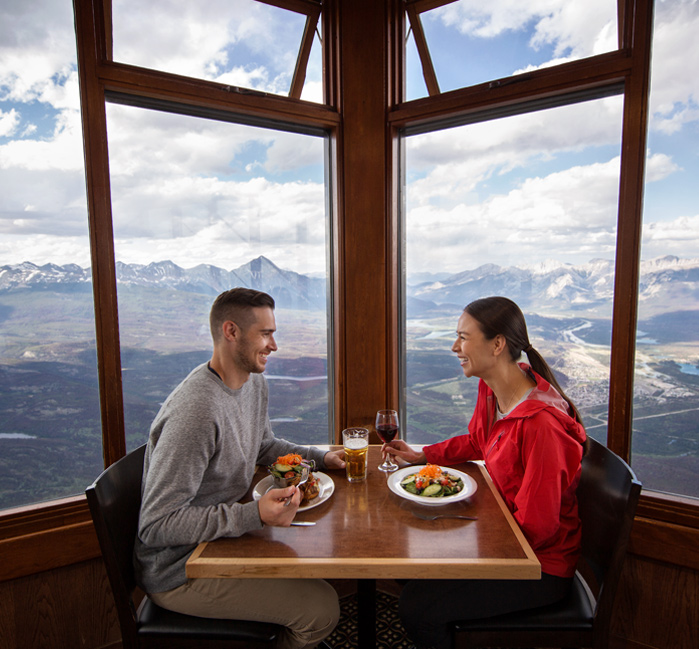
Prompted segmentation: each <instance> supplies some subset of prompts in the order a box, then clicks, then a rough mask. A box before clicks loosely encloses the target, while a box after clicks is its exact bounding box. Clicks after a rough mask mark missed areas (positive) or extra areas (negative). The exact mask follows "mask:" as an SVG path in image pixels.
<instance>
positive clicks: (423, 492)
mask: <svg viewBox="0 0 699 649" xmlns="http://www.w3.org/2000/svg"><path fill="white" fill-rule="evenodd" d="M400 486H401V487H403V489H405V490H406V491H408V492H410V493H411V494H415V495H416V496H426V497H428V498H442V497H444V496H453V495H454V494H458V493H459V492H460V491H461V490H462V489H463V488H464V481H463V480H462V479H461V478H460V477H458V476H455V475H452V474H450V473H448V472H447V471H444V470H443V469H442V467H441V466H437V465H436V464H427V465H426V466H424V467H422V468H421V469H420V470H419V471H418V472H417V473H411V474H410V475H408V476H406V477H405V478H403V480H401V482H400Z"/></svg>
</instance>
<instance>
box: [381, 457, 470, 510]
mask: <svg viewBox="0 0 699 649" xmlns="http://www.w3.org/2000/svg"><path fill="white" fill-rule="evenodd" d="M424 466H425V465H424V464H421V465H416V466H406V467H405V468H404V469H398V470H397V471H395V472H394V473H392V474H391V475H390V476H389V478H388V488H389V489H390V490H391V491H392V492H393V493H394V494H396V495H398V496H400V497H401V498H405V499H406V500H412V501H413V502H416V503H420V504H421V505H446V504H448V503H455V502H457V501H459V500H463V499H464V498H468V497H469V496H472V495H473V494H474V493H476V488H477V485H476V481H475V480H474V479H473V478H472V477H471V476H470V475H467V474H466V473H462V472H461V471H457V470H456V469H451V468H449V467H444V466H443V467H440V468H441V469H442V471H446V472H447V473H451V474H452V475H455V476H457V477H459V478H461V479H462V480H463V481H464V488H463V489H462V490H461V491H460V492H459V493H458V494H454V495H453V496H442V497H441V498H434V497H430V496H418V495H417V494H411V493H410V492H409V491H406V490H405V489H403V487H401V486H400V483H401V480H403V479H404V478H407V477H408V476H409V475H412V474H413V473H417V472H418V471H419V470H420V469H422V468H423V467H424Z"/></svg>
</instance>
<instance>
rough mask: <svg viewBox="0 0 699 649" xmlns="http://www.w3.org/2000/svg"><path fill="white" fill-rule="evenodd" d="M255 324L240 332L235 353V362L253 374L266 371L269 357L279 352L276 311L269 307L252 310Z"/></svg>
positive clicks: (252, 323)
mask: <svg viewBox="0 0 699 649" xmlns="http://www.w3.org/2000/svg"><path fill="white" fill-rule="evenodd" d="M252 313H253V316H254V320H253V322H251V323H250V325H249V326H248V327H247V328H246V329H244V330H243V329H241V330H240V338H239V340H238V344H237V345H236V347H235V351H234V361H235V362H236V364H237V365H238V367H240V368H241V369H243V370H245V371H246V372H250V373H251V374H260V373H261V372H264V371H265V367H266V365H267V357H268V356H269V355H270V354H271V353H272V352H275V351H277V343H276V342H275V340H274V332H275V331H276V330H277V326H276V323H275V321H274V311H273V310H272V309H270V308H269V307H256V308H254V309H252Z"/></svg>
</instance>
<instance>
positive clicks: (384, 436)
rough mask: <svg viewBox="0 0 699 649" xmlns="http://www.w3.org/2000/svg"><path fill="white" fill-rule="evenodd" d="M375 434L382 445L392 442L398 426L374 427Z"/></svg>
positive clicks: (384, 425)
mask: <svg viewBox="0 0 699 649" xmlns="http://www.w3.org/2000/svg"><path fill="white" fill-rule="evenodd" d="M376 432H377V433H378V434H379V437H380V438H381V441H383V443H384V444H388V443H389V442H392V441H393V439H394V437H395V436H396V435H397V434H398V426H397V425H395V426H394V425H393V424H379V425H378V426H377V427H376Z"/></svg>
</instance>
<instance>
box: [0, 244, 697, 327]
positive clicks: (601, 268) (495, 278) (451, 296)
mask: <svg viewBox="0 0 699 649" xmlns="http://www.w3.org/2000/svg"><path fill="white" fill-rule="evenodd" d="M116 270H117V282H118V284H119V285H121V286H138V287H151V288H164V287H165V288H169V289H172V290H178V291H186V292H192V293H200V294H205V295H211V296H215V295H218V294H219V293H220V292H222V291H224V290H226V289H228V288H231V287H233V286H250V287H254V288H257V289H259V290H262V291H266V292H268V293H270V294H271V295H272V296H274V298H275V300H276V302H277V305H278V306H279V307H283V308H293V309H325V308H326V280H325V279H323V278H318V277H311V276H308V275H303V274H300V273H296V272H294V271H290V270H283V269H281V268H279V267H278V266H276V265H275V264H274V263H273V262H272V261H270V260H269V259H267V258H266V257H262V256H261V257H257V258H256V259H253V260H251V261H249V262H247V263H245V264H243V265H242V266H239V267H238V268H235V269H233V270H230V271H227V270H225V269H223V268H219V267H217V266H212V265H209V264H201V265H199V266H195V267H193V268H189V269H185V268H182V267H180V266H178V265H177V264H175V263H173V262H172V261H161V262H154V263H151V264H147V265H143V264H125V263H122V262H117V265H116ZM640 270H641V274H640V291H639V297H640V303H641V307H642V309H643V310H644V312H645V313H646V314H655V313H662V312H667V311H688V310H697V309H699V259H681V258H679V257H671V256H668V257H660V258H657V259H653V260H649V261H644V262H641V269H640ZM91 276H92V273H91V269H90V268H82V267H81V266H78V265H76V264H67V265H64V266H59V265H56V264H45V265H42V266H38V265H36V264H33V263H31V262H24V263H21V264H16V265H6V266H0V293H1V292H5V291H15V290H22V289H25V290H26V289H44V290H46V289H48V290H62V291H77V290H85V289H87V288H88V287H89V284H90V281H91ZM420 279H421V280H423V281H420V282H418V283H411V281H410V277H409V278H408V287H407V293H408V304H407V309H408V316H409V317H419V316H420V315H423V314H427V313H429V312H431V311H434V310H435V309H439V308H442V307H451V306H454V305H457V306H459V307H460V308H463V306H464V305H465V304H467V303H468V302H469V301H471V300H473V299H475V298H477V297H481V296H485V295H506V296H508V297H510V298H512V299H513V300H515V301H516V302H517V303H518V304H519V305H520V306H521V307H522V309H523V310H525V311H530V310H536V311H539V312H540V311H542V310H549V311H551V312H558V313H563V312H566V313H571V312H572V313H581V314H582V313H587V314H594V313H598V314H599V315H609V313H610V312H611V300H612V296H613V292H614V262H613V261H609V260H603V259H596V260H592V261H590V262H588V263H586V264H580V265H577V266H574V265H570V264H562V263H560V262H554V261H548V262H544V263H542V264H538V265H536V266H526V267H524V266H522V267H516V266H510V267H502V266H497V265H494V264H486V265H483V266H480V267H478V268H475V269H473V270H465V271H463V272H460V273H456V274H453V275H448V276H447V275H440V276H434V277H433V278H430V279H429V280H427V281H424V275H423V276H421V278H420Z"/></svg>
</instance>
